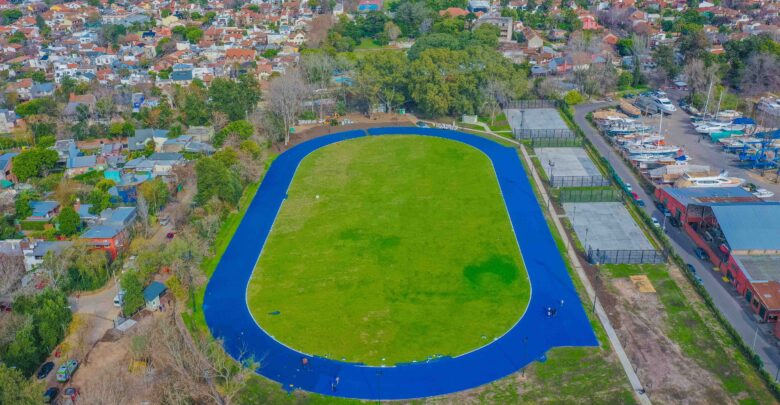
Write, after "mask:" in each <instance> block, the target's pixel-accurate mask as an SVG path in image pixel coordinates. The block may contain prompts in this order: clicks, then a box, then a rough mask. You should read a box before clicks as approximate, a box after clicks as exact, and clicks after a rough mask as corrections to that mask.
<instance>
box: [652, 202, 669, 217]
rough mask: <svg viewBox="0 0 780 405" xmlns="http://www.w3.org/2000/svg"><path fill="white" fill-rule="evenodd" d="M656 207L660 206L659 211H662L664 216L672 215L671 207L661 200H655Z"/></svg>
mask: <svg viewBox="0 0 780 405" xmlns="http://www.w3.org/2000/svg"><path fill="white" fill-rule="evenodd" d="M655 207H656V208H658V211H661V214H663V216H665V217H668V216H670V215H672V212H671V211H669V208H666V206H665V205H664V203H662V202H660V201H656V202H655Z"/></svg>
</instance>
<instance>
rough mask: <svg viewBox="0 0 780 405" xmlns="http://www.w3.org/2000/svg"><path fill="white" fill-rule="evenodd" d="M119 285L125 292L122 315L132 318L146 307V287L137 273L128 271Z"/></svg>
mask: <svg viewBox="0 0 780 405" xmlns="http://www.w3.org/2000/svg"><path fill="white" fill-rule="evenodd" d="M119 285H121V286H122V290H124V292H125V295H124V298H123V302H122V313H123V314H124V315H125V316H130V315H132V314H134V313H135V312H136V311H138V310H139V309H140V308H141V307H143V306H144V286H143V284H142V283H141V280H140V278H139V275H138V272H137V271H127V272H125V273H124V274H122V279H121V280H120V282H119Z"/></svg>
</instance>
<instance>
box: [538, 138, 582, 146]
mask: <svg viewBox="0 0 780 405" xmlns="http://www.w3.org/2000/svg"><path fill="white" fill-rule="evenodd" d="M577 146H582V138H576V137H575V138H571V137H563V138H531V147H534V148H569V147H577Z"/></svg>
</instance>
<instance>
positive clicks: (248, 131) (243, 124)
mask: <svg viewBox="0 0 780 405" xmlns="http://www.w3.org/2000/svg"><path fill="white" fill-rule="evenodd" d="M254 133H255V127H254V126H253V125H252V124H251V123H250V122H249V121H246V120H238V121H233V122H231V123H230V124H227V125H226V126H225V128H222V129H221V130H220V131H219V132H217V134H216V135H215V136H214V140H213V142H214V146H216V147H220V146H222V144H223V143H224V142H225V140H227V139H228V138H229V137H231V136H237V137H238V138H239V139H240V140H242V141H243V140H246V139H249V137H251V136H252V134H254Z"/></svg>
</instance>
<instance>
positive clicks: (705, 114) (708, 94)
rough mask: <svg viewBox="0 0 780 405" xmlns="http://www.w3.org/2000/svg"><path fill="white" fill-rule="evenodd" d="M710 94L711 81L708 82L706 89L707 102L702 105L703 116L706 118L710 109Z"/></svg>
mask: <svg viewBox="0 0 780 405" xmlns="http://www.w3.org/2000/svg"><path fill="white" fill-rule="evenodd" d="M711 92H712V81H710V87H709V89H707V102H706V103H705V104H704V116H705V117H706V116H707V110H709V109H710V93H711Z"/></svg>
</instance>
